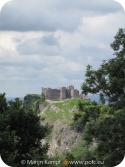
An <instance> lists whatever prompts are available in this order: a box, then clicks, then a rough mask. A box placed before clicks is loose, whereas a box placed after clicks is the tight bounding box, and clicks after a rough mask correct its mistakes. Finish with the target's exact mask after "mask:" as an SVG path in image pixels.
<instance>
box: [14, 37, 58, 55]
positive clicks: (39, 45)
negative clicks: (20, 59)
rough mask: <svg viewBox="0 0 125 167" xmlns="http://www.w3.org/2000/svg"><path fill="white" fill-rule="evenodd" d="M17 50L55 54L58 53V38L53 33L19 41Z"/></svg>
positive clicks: (22, 52)
mask: <svg viewBox="0 0 125 167" xmlns="http://www.w3.org/2000/svg"><path fill="white" fill-rule="evenodd" d="M17 50H18V51H19V53H20V54H26V55H30V54H43V55H50V56H53V55H57V54H59V50H60V49H59V44H58V39H57V38H55V37H54V36H53V35H47V36H43V37H38V38H30V39H26V40H24V39H23V40H22V41H19V42H18V44H17Z"/></svg>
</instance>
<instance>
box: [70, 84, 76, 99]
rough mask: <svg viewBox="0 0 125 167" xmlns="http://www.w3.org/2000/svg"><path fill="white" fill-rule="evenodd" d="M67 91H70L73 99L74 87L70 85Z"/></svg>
mask: <svg viewBox="0 0 125 167" xmlns="http://www.w3.org/2000/svg"><path fill="white" fill-rule="evenodd" d="M69 91H70V96H71V98H74V97H75V92H74V86H72V85H70V86H69Z"/></svg>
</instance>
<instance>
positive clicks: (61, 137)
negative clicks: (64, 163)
mask: <svg viewBox="0 0 125 167" xmlns="http://www.w3.org/2000/svg"><path fill="white" fill-rule="evenodd" d="M80 139H81V134H80V133H77V132H75V131H74V130H73V129H72V127H71V126H69V125H67V124H64V123H63V122H61V121H59V120H57V121H56V122H55V123H54V125H53V130H52V134H51V139H50V142H49V151H48V155H49V156H53V155H56V154H63V153H66V152H68V151H69V152H70V151H71V149H72V148H73V147H75V146H76V145H77V144H78V143H79V142H80Z"/></svg>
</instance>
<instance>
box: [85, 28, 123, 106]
mask: <svg viewBox="0 0 125 167" xmlns="http://www.w3.org/2000/svg"><path fill="white" fill-rule="evenodd" d="M111 47H112V49H113V50H114V55H115V57H114V58H112V59H110V60H108V61H104V62H103V64H102V65H101V66H100V67H99V69H98V70H93V69H92V67H91V66H90V65H88V67H87V72H86V80H85V82H84V83H83V85H82V90H83V93H85V94H88V93H92V94H94V93H99V94H101V96H102V95H103V97H105V99H107V100H108V102H109V103H110V104H112V105H115V107H118V108H121V107H122V106H125V30H124V29H119V32H118V33H117V34H116V36H115V39H114V42H113V43H112V44H111Z"/></svg>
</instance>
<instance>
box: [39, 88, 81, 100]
mask: <svg viewBox="0 0 125 167" xmlns="http://www.w3.org/2000/svg"><path fill="white" fill-rule="evenodd" d="M42 93H43V94H44V96H45V98H46V99H48V100H59V99H60V100H64V99H72V98H79V97H80V94H79V91H78V90H77V89H75V88H74V86H72V85H71V86H69V87H61V88H60V89H52V88H42Z"/></svg>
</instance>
